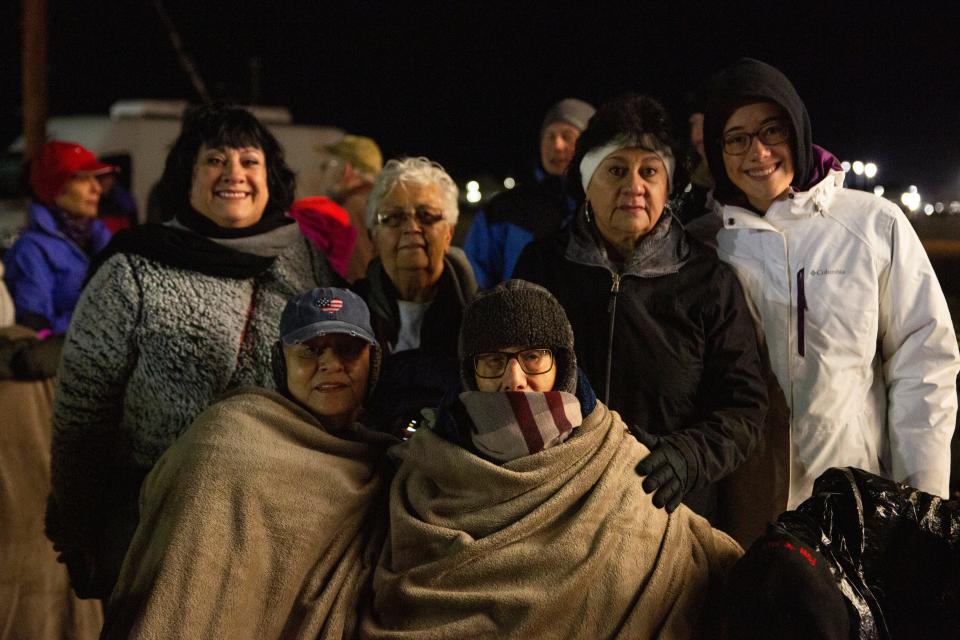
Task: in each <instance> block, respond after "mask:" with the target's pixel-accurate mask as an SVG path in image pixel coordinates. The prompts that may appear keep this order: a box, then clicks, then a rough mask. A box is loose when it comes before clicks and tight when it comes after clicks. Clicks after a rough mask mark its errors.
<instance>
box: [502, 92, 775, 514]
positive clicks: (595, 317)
mask: <svg viewBox="0 0 960 640" xmlns="http://www.w3.org/2000/svg"><path fill="white" fill-rule="evenodd" d="M674 148H677V146H676V143H675V142H674V139H673V135H672V131H671V126H670V122H669V120H668V118H667V114H666V111H665V110H664V108H663V106H662V105H661V104H660V103H659V102H657V101H656V100H653V99H652V98H648V97H644V96H627V97H623V98H619V99H616V100H613V101H610V102H608V103H606V104H605V105H603V106H602V107H601V108H600V109H599V110H598V111H597V113H596V115H595V116H594V117H593V118H592V119H591V120H590V123H589V125H588V126H587V128H586V129H585V130H584V132H583V134H582V135H581V136H580V139H579V140H578V141H577V151H576V154H575V155H574V158H573V161H572V163H571V164H570V169H569V171H568V173H567V179H568V181H569V183H570V188H571V192H574V193H578V194H579V195H580V197H582V198H583V203H582V205H581V207H580V210H579V212H578V213H577V216H576V219H575V221H574V223H573V224H572V225H571V228H570V229H568V230H567V231H565V232H561V233H560V234H559V235H556V236H554V237H552V238H546V239H544V240H540V241H537V242H534V243H533V244H531V245H529V246H528V247H527V248H526V249H525V251H524V253H523V254H522V255H521V257H520V260H519V262H518V263H517V268H516V270H515V271H514V277H517V278H523V279H526V280H530V281H533V282H536V283H538V284H541V285H543V286H545V287H546V288H547V289H549V290H550V292H551V293H553V294H554V295H555V296H556V297H557V299H558V300H559V301H560V303H561V304H562V305H563V307H564V309H565V310H566V312H567V315H568V316H569V318H570V322H571V324H572V325H573V330H574V335H575V336H576V352H577V360H578V362H580V366H581V367H582V368H583V369H584V371H585V372H586V374H587V376H588V378H589V379H590V382H591V383H592V384H593V385H594V386H595V387H596V388H597V389H598V390H599V393H598V395H599V396H600V398H601V399H602V400H603V401H604V403H605V404H606V405H608V406H609V407H610V408H611V409H614V410H616V411H618V412H619V413H620V415H621V416H622V417H623V419H624V422H626V423H627V424H628V425H631V428H632V429H633V430H634V432H635V435H637V437H638V439H640V441H641V442H643V443H644V444H645V445H646V446H647V447H648V448H650V449H651V451H652V453H651V454H650V455H649V456H648V457H647V458H645V459H644V460H643V461H641V462H640V464H639V465H638V467H637V472H638V473H640V474H641V475H644V476H646V478H645V479H644V481H643V486H644V489H645V490H646V491H648V492H651V493H654V497H653V501H654V504H655V505H656V506H658V507H665V508H666V509H667V510H668V511H673V510H674V509H676V507H677V506H678V505H679V504H680V502H681V500H682V501H684V502H685V503H687V504H688V505H689V506H690V507H692V508H693V509H694V510H696V511H698V512H699V513H701V514H702V515H704V516H707V517H708V518H710V519H711V521H713V522H714V523H716V521H717V505H716V502H717V496H716V489H715V486H714V483H716V481H718V480H719V479H720V478H722V477H724V476H726V475H727V474H729V473H731V472H732V471H733V470H734V469H736V468H737V467H738V466H739V465H740V464H741V463H742V462H743V461H744V459H745V458H746V457H747V455H749V454H750V452H751V451H752V450H753V448H754V446H755V444H756V442H757V440H758V437H759V434H760V429H761V425H762V424H763V420H764V416H765V414H766V409H767V391H766V383H765V382H764V379H763V375H762V371H761V360H760V356H759V354H758V350H757V336H756V332H755V330H754V326H753V321H752V320H751V318H750V314H749V311H748V310H747V306H746V303H745V301H744V297H743V293H742V292H741V290H740V285H739V283H738V282H737V279H736V278H735V277H734V275H733V273H732V272H731V271H730V269H728V268H727V267H726V266H725V265H723V264H722V263H720V261H719V260H717V258H716V256H715V255H714V253H713V251H711V250H709V249H707V248H705V247H703V246H701V245H699V244H697V243H695V242H693V241H692V240H691V239H690V237H689V236H688V235H687V233H686V232H685V231H684V230H683V227H682V226H681V225H680V224H679V223H678V222H677V221H676V220H675V219H674V217H673V214H672V210H671V205H670V202H669V199H670V192H671V190H672V188H673V187H674V186H675V185H676V184H677V183H680V184H682V181H680V180H677V179H675V177H674V169H675V166H676V161H675V156H674V152H673V149H674Z"/></svg>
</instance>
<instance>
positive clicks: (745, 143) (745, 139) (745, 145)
mask: <svg viewBox="0 0 960 640" xmlns="http://www.w3.org/2000/svg"><path fill="white" fill-rule="evenodd" d="M754 138H758V139H759V140H760V142H762V143H763V144H764V145H766V146H768V147H771V146H773V145H777V144H783V143H784V142H786V141H787V140H789V139H790V127H789V126H787V125H786V124H785V123H783V122H771V123H770V124H768V125H764V126H763V127H760V129H758V130H757V131H755V132H753V133H747V132H746V131H737V132H734V133H728V134H725V135H724V136H723V137H721V138H720V145H721V146H722V147H723V152H724V153H728V154H730V155H732V156H741V155H743V154H745V153H746V152H747V151H748V150H749V149H750V146H751V145H752V144H753V139H754Z"/></svg>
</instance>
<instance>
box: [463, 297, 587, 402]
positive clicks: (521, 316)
mask: <svg viewBox="0 0 960 640" xmlns="http://www.w3.org/2000/svg"><path fill="white" fill-rule="evenodd" d="M506 347H550V349H552V350H553V353H554V359H555V361H556V367H557V381H556V383H554V388H553V390H554V391H567V392H569V393H575V392H576V390H577V356H576V354H575V353H574V351H573V328H572V327H571V326H570V321H569V320H567V314H566V313H565V312H564V310H563V307H562V306H560V303H559V302H557V299H556V298H554V297H553V294H551V293H550V292H549V291H547V290H546V289H544V288H543V287H541V286H540V285H536V284H533V283H531V282H527V281H526V280H507V281H506V282H503V283H501V284H498V285H497V286H495V287H494V288H492V289H490V290H488V291H484V292H482V293H478V294H477V297H475V298H474V299H473V301H472V302H471V303H470V304H469V305H467V308H466V309H465V310H464V312H463V323H462V324H461V325H460V348H459V356H460V379H461V380H462V382H463V385H464V388H466V389H470V390H473V391H475V390H476V389H477V381H476V378H475V377H474V371H473V357H474V356H475V355H477V354H478V353H484V352H487V351H499V350H501V349H504V348H506Z"/></svg>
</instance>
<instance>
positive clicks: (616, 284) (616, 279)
mask: <svg viewBox="0 0 960 640" xmlns="http://www.w3.org/2000/svg"><path fill="white" fill-rule="evenodd" d="M618 293H620V274H619V273H615V274H613V284H612V285H611V286H610V303H609V304H608V305H607V313H612V312H613V307H614V306H615V305H616V301H617V294H618Z"/></svg>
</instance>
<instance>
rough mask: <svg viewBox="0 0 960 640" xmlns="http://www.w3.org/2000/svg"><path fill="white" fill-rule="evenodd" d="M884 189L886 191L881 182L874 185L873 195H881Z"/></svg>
mask: <svg viewBox="0 0 960 640" xmlns="http://www.w3.org/2000/svg"><path fill="white" fill-rule="evenodd" d="M884 191H886V189H884V188H883V185H882V184H878V185H877V186H875V187H874V188H873V195H875V196H882V195H883V192H884Z"/></svg>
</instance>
